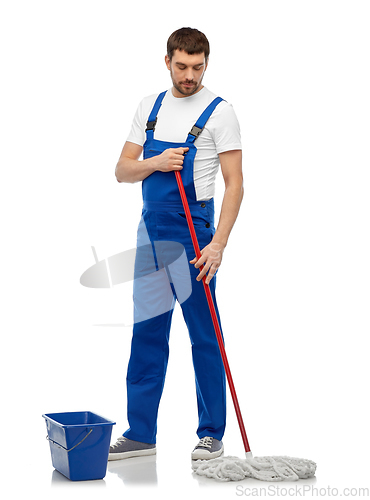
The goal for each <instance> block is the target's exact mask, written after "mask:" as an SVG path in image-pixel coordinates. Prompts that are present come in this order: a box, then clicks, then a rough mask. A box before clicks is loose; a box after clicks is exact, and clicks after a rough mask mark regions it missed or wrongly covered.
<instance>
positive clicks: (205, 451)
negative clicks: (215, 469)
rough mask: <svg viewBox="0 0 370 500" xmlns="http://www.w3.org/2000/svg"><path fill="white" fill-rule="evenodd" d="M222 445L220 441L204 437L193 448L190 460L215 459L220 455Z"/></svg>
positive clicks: (222, 448) (222, 449)
mask: <svg viewBox="0 0 370 500" xmlns="http://www.w3.org/2000/svg"><path fill="white" fill-rule="evenodd" d="M223 451H224V445H223V444H222V441H219V440H218V439H215V438H213V437H208V436H206V437H204V438H202V439H201V440H200V441H199V443H198V444H197V445H196V447H195V448H194V450H193V452H192V454H191V459H192V460H209V459H210V458H217V457H219V456H220V455H222V453H223Z"/></svg>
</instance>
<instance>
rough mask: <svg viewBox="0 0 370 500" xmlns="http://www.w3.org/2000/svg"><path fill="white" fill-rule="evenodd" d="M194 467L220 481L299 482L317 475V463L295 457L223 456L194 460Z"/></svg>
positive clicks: (198, 471)
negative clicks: (250, 478)
mask: <svg viewBox="0 0 370 500" xmlns="http://www.w3.org/2000/svg"><path fill="white" fill-rule="evenodd" d="M192 468H193V470H194V471H195V473H196V474H199V476H206V477H209V478H212V479H217V480H219V481H241V480H242V479H245V478H247V477H252V478H254V479H260V480H261V481H297V480H298V479H307V478H309V477H313V476H314V475H315V471H316V464H315V462H312V461H311V460H305V459H303V458H291V457H284V456H283V457H255V458H249V457H248V458H246V459H244V460H243V459H240V458H238V457H220V458H214V459H211V460H194V461H193V462H192Z"/></svg>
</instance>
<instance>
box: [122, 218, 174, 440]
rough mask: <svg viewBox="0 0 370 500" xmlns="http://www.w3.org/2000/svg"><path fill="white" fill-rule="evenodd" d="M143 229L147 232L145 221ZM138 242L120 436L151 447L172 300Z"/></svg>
mask: <svg viewBox="0 0 370 500" xmlns="http://www.w3.org/2000/svg"><path fill="white" fill-rule="evenodd" d="M147 226H148V228H149V229H151V228H150V226H149V224H148V222H147ZM138 241H139V238H138ZM140 243H144V244H142V245H141V246H139V244H138V249H137V255H136V261H135V279H134V327H133V336H132V342H131V355H130V360H129V365H128V370H127V380H126V382H127V418H128V422H129V426H130V427H129V429H128V430H127V431H126V432H125V433H124V434H123V435H124V437H126V438H128V439H131V440H133V441H140V442H143V443H150V444H154V443H155V442H156V432H157V415H158V407H159V402H160V399H161V396H162V391H163V386H164V380H165V375H166V369H167V363H168V355H169V346H168V342H169V335H170V328H171V319H172V314H173V308H174V305H175V298H174V293H173V290H172V288H171V285H170V283H169V280H168V277H167V274H166V271H165V269H163V268H162V269H160V270H158V266H157V264H156V262H157V256H156V255H155V252H153V250H154V248H153V247H152V245H151V243H150V241H149V243H148V240H146V239H145V240H144V239H143V238H141V241H140Z"/></svg>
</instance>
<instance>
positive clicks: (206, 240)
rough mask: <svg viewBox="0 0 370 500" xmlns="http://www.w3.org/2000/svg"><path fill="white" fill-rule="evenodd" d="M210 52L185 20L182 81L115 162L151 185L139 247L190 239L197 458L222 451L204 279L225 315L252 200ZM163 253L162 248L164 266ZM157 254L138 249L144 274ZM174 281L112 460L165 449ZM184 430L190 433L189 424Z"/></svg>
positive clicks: (222, 398)
mask: <svg viewBox="0 0 370 500" xmlns="http://www.w3.org/2000/svg"><path fill="white" fill-rule="evenodd" d="M208 57H209V43H208V40H207V38H206V37H205V35H204V34H203V33H201V32H200V31H198V30H196V29H191V28H182V29H179V30H177V31H175V32H174V33H173V34H172V35H171V36H170V37H169V39H168V42H167V55H166V56H165V62H166V66H167V68H168V70H169V71H170V75H171V79H172V84H173V86H172V88H171V89H170V90H168V91H167V92H163V93H162V94H159V95H152V96H149V97H147V98H144V99H143V100H142V102H141V103H140V105H139V107H138V109H137V112H136V115H135V118H134V121H133V124H132V129H131V132H130V134H129V136H128V139H127V142H126V143H125V145H124V147H123V150H122V153H121V156H120V159H119V161H118V163H117V167H116V178H117V180H118V182H131V183H133V182H139V181H142V183H143V184H142V191H143V201H144V205H143V213H142V221H141V223H140V225H139V231H138V250H139V246H140V245H142V246H141V247H140V248H143V247H147V248H153V250H155V248H157V247H155V242H157V241H159V240H162V241H166V242H168V241H169V242H171V241H172V242H178V243H181V244H182V245H183V246H184V248H185V251H186V255H187V260H188V261H189V262H190V264H191V265H190V269H188V273H189V272H190V279H191V285H192V288H191V294H190V296H189V297H188V298H187V299H186V300H185V301H183V302H182V303H181V308H182V312H183V316H184V319H185V322H186V324H187V327H188V330H189V336H190V340H191V344H192V356H193V364H194V371H195V378H196V391H197V403H198V416H199V426H198V429H197V434H198V437H199V439H200V441H199V443H198V445H197V446H196V447H195V448H194V450H193V452H192V459H193V460H196V459H209V458H215V457H218V456H220V455H221V454H222V452H223V444H222V437H223V434H224V430H225V423H226V384H225V372H224V368H223V365H222V360H221V356H220V353H219V348H218V345H217V339H216V335H215V332H214V327H213V324H212V319H211V315H210V312H209V309H208V305H207V301H206V296H205V293H204V289H203V285H202V283H201V281H202V278H203V277H204V276H206V283H207V285H208V286H209V287H210V290H211V293H212V297H213V300H214V303H215V307H216V311H217V315H218V309H217V304H216V299H215V281H216V278H215V277H214V276H215V274H216V271H217V270H218V268H219V267H220V264H221V261H222V256H223V252H224V249H225V247H226V244H227V242H228V238H229V235H230V232H231V230H232V227H233V225H234V222H235V220H236V218H237V215H238V212H239V208H240V204H241V201H242V198H243V176H242V151H241V141H240V130H239V124H238V120H237V118H236V116H235V113H234V111H233V108H232V106H231V105H230V104H228V103H227V102H225V101H223V100H222V99H220V98H217V96H216V95H215V94H213V93H212V92H210V91H209V90H208V89H207V88H206V87H204V86H203V84H202V81H203V76H204V73H205V71H206V69H207V66H208ZM186 137H187V138H186ZM142 152H143V159H142V160H140V159H139V158H140V156H141V154H142ZM219 165H221V171H222V175H223V178H224V181H225V192H224V197H223V203H222V208H221V214H220V218H219V223H218V226H217V230H216V231H215V228H214V205H213V195H214V191H215V178H216V174H217V171H218V169H219ZM174 171H180V172H181V177H182V180H183V183H184V186H185V192H186V194H187V198H188V202H189V206H190V209H191V212H192V217H193V221H194V225H195V229H196V233H197V239H198V241H199V245H200V248H201V258H200V259H199V260H198V259H197V258H196V257H194V254H195V252H194V249H193V246H192V242H191V238H190V233H189V229H188V226H187V222H186V218H185V215H184V210H183V207H182V203H181V198H180V195H179V191H178V187H177V184H176V178H175V174H174ZM143 228H144V231H143ZM144 233H145V237H144V238H142V234H144ZM145 243H148V244H147V245H145ZM154 253H155V252H154ZM160 258H161V257H160V255H159V251H158V252H157V255H156V256H155V265H156V269H159V267H158V262H159V261H160ZM148 259H149V256H148V255H146V253H145V252H144V253H143V252H141V257H140V252H139V251H138V255H137V258H136V263H135V272H136V275H137V276H138V274H137V273H138V271H140V270H143V269H144V268H145V266H147V262H148ZM141 261H142V262H141ZM187 266H188V267H189V264H187ZM202 266H203V267H202ZM165 267H166V270H168V266H165ZM199 269H201V270H200V271H199ZM168 274H169V273H168ZM168 279H169V281H171V290H172V292H171V297H172V299H173V305H172V306H171V307H170V308H169V310H167V311H165V312H162V311H158V312H157V313H154V314H149V316H147V317H146V318H145V319H143V318H141V319H140V320H137V321H135V324H134V328H133V337H132V345H131V356H130V361H129V366H128V372H127V399H128V420H129V425H130V428H129V429H128V430H127V431H126V432H125V433H124V434H123V436H122V437H120V438H119V439H118V441H117V443H116V444H114V445H113V446H111V448H110V454H109V460H117V459H122V458H128V457H132V456H142V455H151V454H155V453H156V430H157V412H158V405H159V401H160V398H161V395H162V389H163V384H164V379H165V373H166V367H167V360H168V340H169V331H170V325H171V317H172V312H173V306H174V301H175V299H176V298H177V299H178V295H179V294H178V290H175V288H176V287H174V286H173V284H174V280H173V279H172V280H171V276H170V275H168ZM137 281H139V280H137ZM180 282H181V281H180ZM135 283H136V280H135V281H134V308H135V311H137V310H139V309H140V308H141V307H143V308H145V304H144V303H145V302H148V301H146V300H143V299H142V290H141V291H140V287H138V285H135ZM135 287H136V289H135ZM172 294H173V295H172ZM179 302H181V301H179ZM137 304H139V305H137ZM140 304H141V305H140ZM218 317H219V316H218ZM178 431H179V434H180V435H181V429H178Z"/></svg>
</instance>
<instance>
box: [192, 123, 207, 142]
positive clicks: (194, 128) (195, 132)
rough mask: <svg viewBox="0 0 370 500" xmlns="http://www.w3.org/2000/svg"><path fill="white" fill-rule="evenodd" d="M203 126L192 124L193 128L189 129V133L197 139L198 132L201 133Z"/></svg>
mask: <svg viewBox="0 0 370 500" xmlns="http://www.w3.org/2000/svg"><path fill="white" fill-rule="evenodd" d="M203 128H204V127H203ZM203 128H200V127H197V126H196V125H194V126H193V128H192V129H191V130H190V132H189V134H190V135H192V136H194V137H195V139H197V138H198V137H199V136H200V134H201V133H202V130H203Z"/></svg>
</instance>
